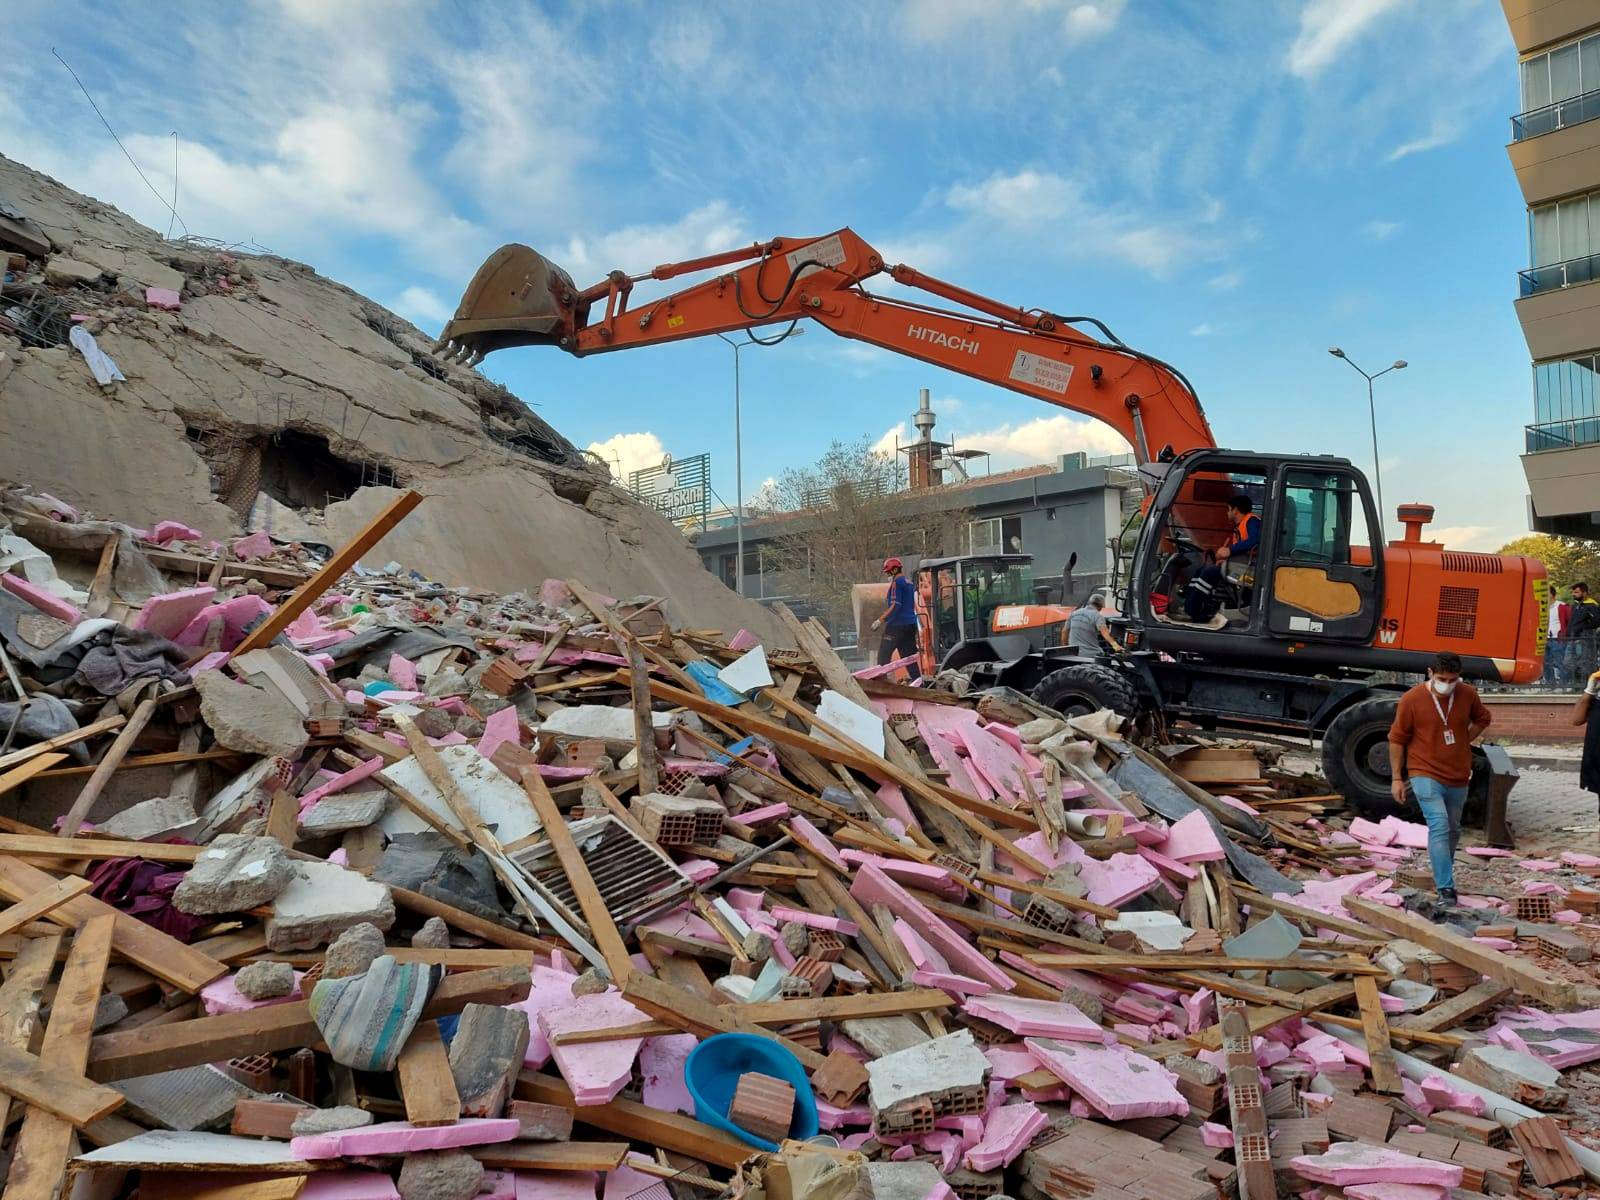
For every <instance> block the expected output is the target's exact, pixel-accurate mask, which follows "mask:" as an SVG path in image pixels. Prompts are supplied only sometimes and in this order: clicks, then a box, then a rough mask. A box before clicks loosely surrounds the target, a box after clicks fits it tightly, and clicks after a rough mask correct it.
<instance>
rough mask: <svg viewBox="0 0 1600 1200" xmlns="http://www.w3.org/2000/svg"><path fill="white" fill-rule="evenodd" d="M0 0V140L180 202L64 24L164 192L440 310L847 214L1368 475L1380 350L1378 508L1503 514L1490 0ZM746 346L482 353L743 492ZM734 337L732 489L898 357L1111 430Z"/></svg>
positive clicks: (800, 231) (1501, 80)
mask: <svg viewBox="0 0 1600 1200" xmlns="http://www.w3.org/2000/svg"><path fill="white" fill-rule="evenodd" d="M5 7H6V17H5V21H6V26H7V34H8V36H7V38H6V43H7V52H6V54H5V55H4V56H0V152H3V153H5V154H6V155H8V156H11V157H14V158H18V159H21V160H22V161H25V162H27V163H29V164H30V165H32V166H34V167H37V168H39V169H42V170H45V171H48V172H49V173H51V174H52V175H55V176H56V177H58V178H60V179H62V180H63V181H64V182H66V183H68V184H70V185H71V186H73V187H76V188H79V189H80V190H83V191H86V192H89V193H90V194H92V195H95V196H97V197H99V198H101V199H103V200H107V201H109V202H112V203H114V204H117V205H118V206H119V207H122V208H124V209H125V210H126V211H128V212H130V213H132V214H133V215H135V216H136V217H138V218H140V219H141V220H144V221H145V222H147V223H149V224H151V225H153V226H156V227H157V228H160V229H162V230H165V229H166V228H167V225H168V223H169V221H170V220H171V216H170V214H169V213H168V211H167V209H166V208H165V207H164V205H163V204H162V203H161V202H160V201H158V200H157V198H156V197H155V196H154V195H152V193H151V191H150V190H148V189H147V187H146V185H145V183H144V182H142V181H141V180H140V179H139V178H138V176H137V175H136V174H135V173H134V172H133V171H132V169H131V168H130V167H129V166H128V163H127V161H126V159H125V158H124V157H123V156H122V153H121V151H120V150H118V148H117V147H116V145H115V144H114V143H112V142H111V140H110V139H109V137H108V136H107V135H106V133H105V131H104V129H103V128H102V127H101V125H100V123H99V121H98V119H97V118H96V117H95V115H94V113H93V112H92V111H91V110H90V109H89V107H88V104H87V103H86V102H85V101H84V99H83V97H82V95H81V94H80V93H79V92H78V90H77V87H76V85H75V84H74V83H73V81H72V79H71V77H70V76H69V75H68V73H67V71H66V70H65V68H63V67H62V65H61V64H60V63H58V62H57V61H56V60H55V59H54V58H53V57H52V56H51V53H50V51H51V48H52V47H55V48H57V49H58V50H59V51H60V52H61V54H62V55H63V56H64V57H65V58H67V60H68V61H69V62H71V63H72V65H73V67H74V68H75V69H76V70H77V71H78V73H79V74H80V75H81V76H82V77H83V79H84V82H85V83H86V84H87V85H88V87H89V88H90V90H91V91H92V92H93V93H94V95H95V97H96V99H97V100H98V101H99V103H100V104H101V106H102V108H103V109H104V110H105V112H106V113H107V115H108V117H109V118H110V120H111V121H112V123H113V125H114V126H115V127H116V128H117V130H118V132H119V133H120V134H121V135H122V137H123V140H124V142H125V143H126V144H127V146H128V149H129V151H130V152H131V154H132V155H133V157H134V158H135V159H136V160H137V161H138V162H139V164H140V165H141V167H142V168H143V169H144V171H145V173H146V175H147V176H148V177H149V179H150V181H151V183H152V184H153V185H154V187H155V188H156V189H158V190H160V191H161V192H163V193H170V189H171V187H172V174H173V157H174V150H175V149H176V152H177V156H178V204H177V209H178V212H179V214H180V216H181V219H182V227H186V228H187V229H188V230H189V231H190V232H192V233H195V234H200V235H204V236H209V237H217V238H223V239H226V240H229V241H234V240H247V239H248V240H251V241H254V242H256V243H258V244H260V245H262V246H264V247H266V248H268V249H270V250H271V251H273V252H274V253H278V254H283V255H287V256H290V257H293V258H298V259H302V260H304V261H306V262H309V263H311V264H313V265H314V266H316V267H317V268H318V269H319V270H321V271H322V272H324V273H325V274H328V275H330V276H332V277H334V278H336V279H339V280H341V281H343V282H345V283H348V284H349V285H351V286H352V287H355V288H358V289H359V290H361V291H363V292H365V293H367V294H368V295H371V296H372V297H374V298H375V299H377V300H379V301H381V302H383V303H385V304H388V305H389V306H391V307H393V308H395V309H396V310H397V311H399V312H400V313H402V314H403V315H405V316H407V317H409V318H410V319H412V320H414V321H415V322H416V323H417V324H419V325H420V326H422V327H423V328H424V329H427V330H429V331H430V332H433V331H436V330H437V328H438V327H439V324H440V322H441V320H442V319H443V318H444V317H446V316H447V315H448V313H449V312H450V311H451V310H453V309H454V306H455V303H456V300H457V298H458V297H459V294H460V291H461V289H462V287H463V286H464V285H465V284H466V282H467V280H468V279H470V278H471V276H472V273H473V271H474V270H475V269H476V267H477V265H478V263H479V262H480V261H481V260H482V259H483V257H484V256H485V255H486V254H487V253H488V252H489V251H491V250H492V249H494V248H495V247H496V246H497V245H499V244H501V243H502V242H506V241H513V240H515V241H524V242H527V243H529V244H531V245H533V246H536V247H538V248H539V249H541V250H542V251H544V252H545V253H546V254H547V255H549V256H550V257H552V258H553V259H555V260H556V261H557V262H560V263H562V264H563V265H565V266H566V267H567V268H568V269H569V270H570V271H571V272H572V274H573V275H574V277H575V278H576V279H577V281H578V283H579V284H587V283H590V282H594V281H595V280H598V279H599V278H601V277H602V275H603V274H604V273H605V272H606V271H608V270H611V269H613V268H621V269H623V270H626V271H629V272H637V271H641V270H647V269H648V268H650V267H652V266H654V265H656V264H657V263H659V262H662V261H668V260H674V259H678V258H683V257H689V256H693V255H698V254H703V253H707V252H710V251H714V250H721V249H725V248H729V247H732V246H735V245H739V244H743V243H748V242H751V241H754V240H756V239H758V238H769V237H773V236H779V235H785V236H795V235H810V234H820V233H825V232H828V231H831V230H833V229H836V228H838V227H840V226H842V225H850V226H852V227H853V228H855V229H856V231H857V232H858V233H860V234H861V235H862V236H864V237H866V238H867V239H868V240H869V241H871V242H872V243H873V244H874V245H876V246H878V248H879V249H880V250H882V252H883V253H884V255H885V257H886V258H887V259H888V260H889V261H891V262H894V261H904V262H907V263H909V264H911V265H913V266H916V267H919V268H921V269H923V270H925V271H928V272H930V273H933V274H937V275H941V276H943V277H945V278H948V279H950V280H953V281H955V282H957V283H960V284H962V285H963V286H967V287H970V288H973V289H975V290H978V291H981V292H985V293H987V294H989V295H992V296H995V297H997V298H1000V299H1002V300H1005V301H1007V302H1010V303H1014V304H1019V305H1024V306H1028V307H1033V306H1038V307H1045V308H1049V309H1051V310H1053V311H1056V312H1063V313H1089V314H1093V315H1095V316H1098V317H1100V318H1101V319H1103V320H1105V321H1106V322H1107V323H1108V324H1109V325H1110V326H1111V327H1112V328H1113V329H1114V330H1115V331H1116V332H1117V333H1118V335H1119V336H1121V337H1122V338H1123V339H1124V340H1126V341H1127V342H1129V343H1130V344H1132V345H1135V346H1138V347H1140V348H1142V349H1145V350H1147V351H1149V352H1151V353H1154V354H1156V355H1158V356H1159V357H1161V358H1164V359H1166V360H1168V361H1170V362H1173V363H1175V364H1176V365H1178V366H1179V367H1180V368H1181V369H1183V371H1184V372H1185V373H1186V374H1187V375H1188V376H1189V377H1190V378H1191V379H1192V380H1193V381H1194V383H1195V385H1196V387H1197V389H1198V390H1199V393H1200V396H1201V399H1202V401H1203V402H1204V403H1205V405H1206V409H1207V413H1208V415H1209V417H1210V419H1211V424H1212V427H1213V429H1214V430H1215V431H1216V433H1217V436H1218V438H1219V440H1221V441H1222V442H1223V444H1225V445H1231V446H1237V447H1245V448H1251V449H1258V450H1295V451H1301V450H1304V451H1319V452H1329V453H1340V454H1346V455H1348V456H1350V457H1351V458H1352V459H1354V460H1355V461H1356V462H1357V463H1358V464H1360V465H1362V466H1363V467H1364V468H1367V469H1369V470H1370V465H1371V459H1372V453H1371V445H1370V439H1369V432H1368V426H1367V410H1366V395H1365V388H1364V385H1363V384H1362V382H1361V380H1360V378H1359V377H1358V376H1357V375H1356V374H1355V373H1354V372H1352V371H1351V370H1350V369H1349V368H1348V367H1347V366H1345V365H1344V364H1341V363H1338V362H1336V361H1335V360H1333V359H1332V358H1330V357H1329V356H1328V354H1327V352H1326V350H1327V347H1328V346H1329V345H1332V344H1338V345H1341V346H1343V347H1344V348H1345V349H1346V350H1347V351H1348V352H1349V354H1350V355H1351V357H1352V358H1354V359H1355V360H1356V361H1358V362H1360V363H1361V364H1362V365H1363V366H1366V367H1368V369H1369V370H1370V369H1376V368H1377V367H1378V366H1381V365H1383V364H1385V363H1387V362H1389V361H1391V360H1393V359H1394V358H1396V357H1403V358H1405V359H1407V360H1408V361H1409V362H1410V363H1411V366H1410V367H1409V368H1408V369H1407V370H1405V371H1402V372H1397V373H1395V374H1392V375H1390V376H1387V377H1385V378H1384V379H1383V380H1381V381H1380V382H1379V385H1378V386H1379V389H1380V390H1379V404H1380V410H1379V435H1380V439H1381V451H1382V459H1383V469H1384V484H1385V498H1386V500H1387V501H1388V503H1389V507H1390V510H1391V512H1392V510H1393V507H1394V505H1395V504H1396V503H1397V502H1400V501H1409V500H1417V499H1420V500H1427V501H1429V502H1431V503H1434V504H1435V505H1437V507H1438V510H1439V512H1438V518H1437V526H1436V532H1437V530H1438V529H1440V528H1443V529H1445V530H1448V531H1449V533H1448V534H1447V536H1448V537H1449V539H1450V540H1451V541H1452V542H1454V543H1455V544H1458V545H1466V546H1469V547H1478V548H1483V547H1488V548H1492V547H1493V546H1495V545H1498V544H1499V542H1500V541H1502V540H1505V539H1506V538H1509V537H1513V536H1517V535H1519V534H1521V533H1522V532H1524V531H1525V527H1526V520H1525V501H1524V494H1525V487H1524V484H1523V480H1522V475H1521V469H1520V466H1519V465H1518V462H1517V453H1518V451H1519V449H1520V441H1521V430H1520V427H1521V426H1522V425H1523V424H1525V423H1526V422H1528V421H1529V420H1531V410H1532V402H1531V398H1530V386H1529V370H1528V358H1527V351H1526V347H1525V345H1524V343H1523V341H1522V337H1521V334H1520V331H1519V329H1518V326H1517V322H1516V317H1515V313H1514V311H1513V308H1512V299H1513V297H1514V296H1515V294H1516V272H1517V270H1518V269H1519V268H1522V267H1525V266H1526V265H1527V235H1526V221H1525V215H1524V208H1523V205H1522V204H1521V201H1520V197H1519V195H1518V192H1517V187H1516V181H1515V178H1514V176H1513V175H1512V172H1511V168H1510V165H1509V163H1508V162H1507V160H1506V155H1505V149H1504V145H1505V142H1506V139H1507V136H1508V123H1507V120H1506V118H1507V117H1508V116H1509V115H1510V114H1512V113H1513V112H1515V111H1516V109H1517V107H1518V105H1517V94H1516V55H1515V51H1514V49H1513V47H1512V44H1511V40H1510V36H1509V34H1508V32H1507V30H1506V27H1505V22H1504V18H1503V17H1502V16H1501V12H1500V7H1499V5H1498V4H1496V3H1495V2H1494V0H1242V2H1238V3H1225V4H1217V3H1215V2H1214V0H1196V2H1192V3H1191V2H1186V0H1126V2H1125V3H1124V2H1122V0H1098V2H1093V3H1091V2H1085V0H1009V2H1006V3H1001V2H998V0H997V2H994V3H989V2H987V0H876V2H874V0H866V2H864V3H860V4H855V5H845V4H837V3H825V4H815V3H809V4H787V3H771V4H760V5H732V4H717V3H700V4H661V3H634V2H631V0H593V2H590V3H584V4H574V5H571V6H567V5H559V4H538V5H536V4H512V3H491V2H477V3H468V2H466V0H454V2H450V3H424V2H422V0H416V2H408V0H381V2H380V0H347V2H339V0H254V2H249V0H240V2H237V3H230V4H223V5H217V4H203V3H200V2H198V0H195V2H193V3H188V4H178V3H163V2H161V0H137V2H129V3H123V4H117V3H97V4H92V5H91V4H87V3H78V2H73V0H7V3H6V5H5ZM174 132H175V133H176V134H177V137H176V139H174V137H173V134H174ZM179 231H180V232H181V227H180V230H179ZM636 294H641V293H636ZM642 294H648V293H642ZM731 355H732V352H731V351H730V350H729V349H728V348H727V347H726V346H724V345H723V344H722V343H720V342H715V341H711V342H694V343H683V344H679V345H676V346H671V347H663V348H660V349H654V350H641V351H635V352H632V353H626V354H613V355H604V356H598V357H594V358H589V359H584V360H577V359H572V358H570V357H569V356H567V355H564V354H562V353H560V352H559V351H555V350H549V349H533V348H529V349H521V350H514V351H507V352H503V353H501V354H499V355H497V356H495V357H492V358H490V359H489V360H488V361H487V362H486V363H485V369H486V371H487V373H488V374H490V375H491V376H492V377H494V378H496V379H498V380H500V381H502V382H504V383H506V384H507V385H508V386H510V387H511V388H512V389H513V390H515V391H516V392H517V393H518V394H519V395H521V396H522V397H523V398H524V399H525V400H527V401H528V402H529V403H531V404H533V405H535V406H536V407H537V409H538V411H539V412H540V413H541V414H542V415H543V416H544V417H545V418H546V419H548V420H549V421H551V422H552V423H553V424H554V425H555V426H556V427H557V428H559V429H560V430H562V431H563V432H564V433H565V434H567V435H568V436H569V437H570V438H572V439H573V440H574V441H576V442H577V443H578V444H579V445H590V444H601V445H603V447H604V448H605V450H606V452H607V453H609V454H611V455H613V456H615V457H616V458H617V459H618V460H620V461H622V462H623V463H624V465H626V466H637V465H643V464H646V463H648V462H651V461H654V460H655V459H658V458H659V455H660V453H661V452H662V450H665V451H668V452H671V453H672V454H674V455H677V456H683V455H688V454H693V453H696V452H698V451H702V450H706V451H710V452H711V454H712V456H713V464H714V481H715V484H716V487H717V489H718V491H719V493H720V494H721V495H722V496H723V497H724V498H725V499H728V500H730V501H731V500H732V498H733V495H734V488H733V436H732V419H731V418H732V362H731ZM743 359H744V368H745V369H744V401H745V404H744V408H745V470H744V478H745V491H746V494H747V495H748V494H751V493H754V492H755V491H756V489H757V488H758V487H759V486H760V484H761V481H762V480H763V479H764V478H766V477H768V476H772V475H775V474H777V473H779V472H780V471H781V470H782V469H783V468H784V467H786V466H792V465H798V464H803V463H805V462H808V461H810V460H813V459H815V458H816V457H817V456H818V455H819V454H820V453H821V452H822V451H823V450H824V449H825V448H826V447H827V444H828V443H829V442H830V441H831V440H833V439H835V438H845V439H849V438H855V437H860V436H862V435H866V436H869V437H871V438H873V439H875V440H876V439H878V438H880V437H882V436H884V435H885V434H886V433H888V432H890V431H892V430H894V429H895V428H896V426H897V425H899V426H901V429H902V436H909V430H910V426H909V423H908V422H909V415H910V412H911V410H912V409H913V408H914V407H915V404H916V394H917V389H918V388H919V387H929V388H931V389H932V391H933V396H934V408H935V410H936V411H937V412H938V413H939V414H940V425H939V432H940V434H941V435H944V436H951V435H954V437H955V438H956V440H957V441H958V443H961V444H964V445H967V446H972V447H975V448H982V449H989V450H990V451H992V452H993V455H994V458H993V465H994V469H996V470H1000V469H1003V468H1007V467H1013V466H1019V465H1024V464H1026V463H1031V462H1040V461H1046V460H1048V459H1050V458H1052V457H1053V456H1054V455H1056V454H1058V453H1061V452H1063V451H1067V450H1075V449H1087V450H1089V451H1091V452H1093V453H1104V452H1109V451H1114V450H1117V449H1120V448H1121V447H1120V443H1119V442H1118V439H1116V437H1115V436H1114V435H1112V434H1110V432H1109V431H1108V430H1106V429H1105V427H1103V426H1100V425H1097V424H1095V423H1093V422H1089V421H1085V420H1082V419H1078V418H1076V417H1073V416H1071V415H1070V414H1064V413H1062V412H1061V411H1060V410H1057V409H1053V408H1050V407H1049V406H1046V405H1042V404H1040V403H1039V402H1037V401H1033V400H1029V399H1025V398H1022V397H1018V396H1014V395H1012V394H1010V393H1007V392H1005V391H1004V390H1002V389H997V388H991V387H986V386H984V385H981V384H977V383H974V382H972V381H969V380H966V379H964V378H961V377H958V376H954V375H947V374H944V373H942V372H939V371H938V370H936V369H934V368H931V367H926V366H923V365H920V364H917V363H914V362H911V361H909V360H901V359H898V358H896V357H895V356H892V355H889V354H887V353H885V352H881V351H877V350H874V349H872V348H870V347H865V346H861V345H857V344H854V343H851V342H847V341H844V340H842V339H838V338H835V337H833V336H832V335H831V334H829V333H827V332H826V331H825V330H822V329H820V328H814V329H812V330H811V332H810V333H809V334H808V335H807V336H806V337H804V338H802V339H800V340H797V341H791V342H789V343H787V344H785V345H783V346H780V347H777V348H774V349H771V350H766V349H760V348H753V349H751V350H747V351H745V352H743ZM902 423H904V424H902Z"/></svg>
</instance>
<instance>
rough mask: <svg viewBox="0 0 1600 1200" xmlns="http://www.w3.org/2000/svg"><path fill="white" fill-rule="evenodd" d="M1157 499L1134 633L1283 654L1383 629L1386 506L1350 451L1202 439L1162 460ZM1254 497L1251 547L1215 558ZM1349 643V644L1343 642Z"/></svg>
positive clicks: (1357, 640) (1129, 603) (1152, 641)
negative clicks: (1236, 510) (1377, 542)
mask: <svg viewBox="0 0 1600 1200" xmlns="http://www.w3.org/2000/svg"><path fill="white" fill-rule="evenodd" d="M1155 466H1156V470H1155V471H1154V472H1152V473H1153V474H1154V475H1156V476H1157V477H1158V478H1157V479H1156V480H1155V483H1156V486H1155V489H1154V499H1153V501H1152V503H1151V507H1150V512H1149V514H1148V517H1147V519H1146V521H1145V524H1144V526H1143V528H1142V529H1141V531H1140V540H1139V545H1138V548H1137V549H1136V550H1135V553H1134V570H1133V575H1132V580H1131V583H1130V594H1129V595H1128V597H1127V599H1126V602H1125V603H1124V605H1123V610H1124V611H1125V612H1128V613H1130V614H1132V620H1133V623H1134V626H1135V627H1134V628H1131V629H1130V639H1129V640H1130V644H1133V645H1139V646H1141V647H1143V648H1146V649H1153V650H1166V651H1168V652H1169V653H1170V652H1174V651H1202V650H1204V649H1207V648H1212V647H1219V646H1221V647H1225V648H1227V649H1228V651H1229V653H1230V654H1237V653H1240V652H1241V650H1244V649H1246V648H1247V647H1248V648H1249V651H1250V656H1251V657H1255V658H1260V659H1268V660H1281V659H1287V658H1289V657H1290V656H1294V655H1298V656H1300V658H1299V660H1298V661H1302V662H1303V661H1305V660H1306V658H1307V657H1312V658H1315V657H1318V656H1319V654H1320V653H1321V652H1320V651H1319V650H1318V649H1317V648H1318V647H1326V648H1327V649H1328V650H1329V651H1331V652H1332V653H1333V654H1334V655H1335V656H1337V655H1340V654H1344V653H1347V651H1348V648H1349V647H1350V646H1353V645H1368V644H1371V643H1372V642H1373V640H1374V635H1375V634H1376V632H1377V628H1378V621H1379V617H1380V614H1381V609H1382V607H1383V595H1384V593H1383V555H1382V553H1381V552H1379V553H1374V550H1373V539H1372V535H1371V532H1370V531H1372V530H1375V529H1377V528H1378V514H1377V507H1376V505H1375V504H1374V503H1373V498H1372V492H1371V489H1370V488H1369V487H1368V485H1367V481H1366V479H1365V477H1364V476H1363V475H1362V474H1361V472H1360V471H1358V470H1356V468H1355V467H1353V466H1352V465H1351V464H1350V463H1349V462H1348V461H1346V460H1344V459H1339V458H1331V457H1324V456H1310V455H1286V456H1278V455H1265V454H1255V453H1249V452H1236V451H1225V450H1196V451H1191V452H1190V453H1188V454H1185V455H1182V456H1179V457H1178V458H1176V459H1175V460H1174V461H1172V462H1170V463H1162V464H1156V465H1155ZM1241 498H1242V499H1244V500H1247V501H1248V502H1249V506H1250V509H1251V516H1253V517H1255V518H1257V519H1258V520H1259V521H1260V525H1259V541H1258V543H1257V545H1256V546H1255V548H1254V550H1253V551H1251V552H1250V553H1248V554H1238V553H1235V554H1233V555H1232V557H1230V558H1229V559H1227V560H1226V561H1222V562H1219V561H1217V558H1216V550H1217V548H1218V547H1220V546H1223V545H1225V544H1227V543H1228V541H1229V538H1230V535H1232V534H1234V532H1235V528H1236V527H1235V525H1234V524H1233V523H1231V522H1230V519H1229V517H1228V506H1229V504H1230V503H1238V502H1239V500H1240V499H1241ZM1339 647H1343V648H1345V649H1343V650H1341V649H1338V648H1339Z"/></svg>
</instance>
